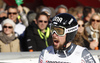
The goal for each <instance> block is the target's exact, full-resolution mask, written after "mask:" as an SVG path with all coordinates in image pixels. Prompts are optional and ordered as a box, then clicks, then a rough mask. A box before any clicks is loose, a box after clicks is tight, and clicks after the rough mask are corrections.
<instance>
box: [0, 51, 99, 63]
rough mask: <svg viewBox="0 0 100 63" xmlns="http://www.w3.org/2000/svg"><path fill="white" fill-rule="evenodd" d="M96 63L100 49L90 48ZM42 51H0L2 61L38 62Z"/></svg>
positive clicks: (3, 62) (0, 60)
mask: <svg viewBox="0 0 100 63" xmlns="http://www.w3.org/2000/svg"><path fill="white" fill-rule="evenodd" d="M89 51H90V53H91V54H92V55H93V57H94V59H95V60H96V63H100V50H89ZM39 55H40V52H12V53H0V63H38V58H39Z"/></svg>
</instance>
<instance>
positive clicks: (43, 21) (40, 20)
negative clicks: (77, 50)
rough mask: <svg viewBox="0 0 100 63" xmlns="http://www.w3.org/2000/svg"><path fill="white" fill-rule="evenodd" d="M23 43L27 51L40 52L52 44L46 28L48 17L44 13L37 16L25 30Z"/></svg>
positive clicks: (48, 29) (48, 30) (47, 27)
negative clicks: (25, 44)
mask: <svg viewBox="0 0 100 63" xmlns="http://www.w3.org/2000/svg"><path fill="white" fill-rule="evenodd" d="M25 42H26V43H27V48H28V51H30V52H33V51H42V49H45V48H46V47H48V46H50V45H51V44H52V42H53V41H52V36H51V34H50V28H49V26H48V15H47V14H46V13H45V12H41V13H39V14H37V16H36V21H33V22H32V24H31V25H30V26H28V27H27V28H26V30H25Z"/></svg>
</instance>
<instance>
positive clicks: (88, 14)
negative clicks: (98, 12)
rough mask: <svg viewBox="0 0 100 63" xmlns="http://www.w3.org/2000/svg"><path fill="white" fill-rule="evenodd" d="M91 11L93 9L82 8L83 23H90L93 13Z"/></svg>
mask: <svg viewBox="0 0 100 63" xmlns="http://www.w3.org/2000/svg"><path fill="white" fill-rule="evenodd" d="M93 9H94V8H92V7H84V8H83V19H84V22H85V23H86V22H88V21H90V18H91V16H92V14H93V13H94V12H95V11H94V10H93ZM92 11H93V12H92Z"/></svg>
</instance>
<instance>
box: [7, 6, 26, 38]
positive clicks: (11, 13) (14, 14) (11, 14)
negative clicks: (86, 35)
mask: <svg viewBox="0 0 100 63" xmlns="http://www.w3.org/2000/svg"><path fill="white" fill-rule="evenodd" d="M7 11H8V12H7V17H8V18H9V19H11V20H13V21H14V22H15V24H16V27H15V32H16V33H18V34H19V36H20V35H21V34H23V32H24V30H25V28H26V26H25V25H24V24H23V22H20V21H19V19H18V15H19V14H18V9H17V7H16V6H9V7H8V9H7Z"/></svg>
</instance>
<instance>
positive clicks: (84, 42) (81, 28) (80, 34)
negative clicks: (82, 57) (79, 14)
mask: <svg viewBox="0 0 100 63" xmlns="http://www.w3.org/2000/svg"><path fill="white" fill-rule="evenodd" d="M77 23H78V31H77V34H76V35H75V38H74V39H73V41H72V42H73V43H74V44H77V45H80V46H82V47H86V48H88V49H90V46H89V45H90V41H89V40H88V34H87V32H86V30H85V25H84V21H83V20H82V19H77Z"/></svg>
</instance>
